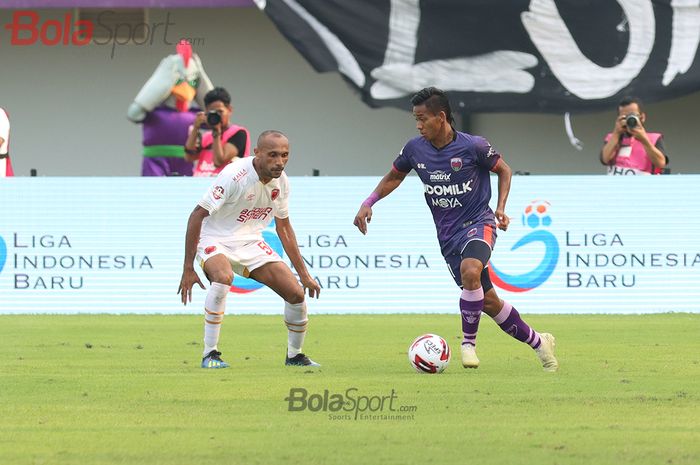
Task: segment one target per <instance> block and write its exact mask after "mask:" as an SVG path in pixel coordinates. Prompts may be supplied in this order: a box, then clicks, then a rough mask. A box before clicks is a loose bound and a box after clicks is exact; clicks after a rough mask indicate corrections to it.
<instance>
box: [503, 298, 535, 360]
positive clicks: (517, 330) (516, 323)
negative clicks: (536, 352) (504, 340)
mask: <svg viewBox="0 0 700 465" xmlns="http://www.w3.org/2000/svg"><path fill="white" fill-rule="evenodd" d="M493 321H495V322H496V323H497V324H498V326H500V327H501V329H502V330H503V331H505V332H506V333H508V334H510V335H511V336H512V337H514V338H515V339H517V340H518V341H520V342H524V343H525V344H527V345H529V346H530V347H532V348H533V349H537V348H538V347H539V346H540V335H539V333H538V332H537V331H535V330H534V329H532V328H530V327H529V326H528V325H527V323H525V322H524V321H523V319H522V318H520V314H519V313H518V311H517V310H516V309H515V308H514V307H513V306H512V305H511V304H509V303H508V302H506V301H505V300H504V301H503V308H501V311H500V312H498V315H496V316H495V317H494V318H493Z"/></svg>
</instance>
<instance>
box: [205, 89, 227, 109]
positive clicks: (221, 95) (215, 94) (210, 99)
mask: <svg viewBox="0 0 700 465" xmlns="http://www.w3.org/2000/svg"><path fill="white" fill-rule="evenodd" d="M214 102H222V103H223V104H224V105H227V106H228V105H231V94H229V93H228V91H227V90H226V89H224V88H223V87H214V88H213V89H212V90H210V91H209V92H207V95H205V96H204V105H205V106H209V104H210V103H214Z"/></svg>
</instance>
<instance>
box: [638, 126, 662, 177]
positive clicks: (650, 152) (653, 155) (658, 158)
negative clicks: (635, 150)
mask: <svg viewBox="0 0 700 465" xmlns="http://www.w3.org/2000/svg"><path fill="white" fill-rule="evenodd" d="M629 132H630V134H632V137H634V138H635V139H637V140H638V141H639V142H641V143H642V145H643V146H644V151H645V152H646V153H647V157H649V160H651V163H652V164H653V165H654V166H656V167H657V168H666V155H664V153H663V152H662V151H661V150H659V148H658V147H656V146H655V145H654V144H652V143H651V141H650V140H649V136H647V131H646V130H645V129H644V127H643V126H642V125H639V126H637V127H635V128H633V129H630V130H629Z"/></svg>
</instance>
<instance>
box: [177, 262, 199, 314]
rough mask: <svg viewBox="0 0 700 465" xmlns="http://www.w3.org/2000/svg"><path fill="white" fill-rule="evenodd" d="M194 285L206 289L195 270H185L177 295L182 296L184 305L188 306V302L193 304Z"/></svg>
mask: <svg viewBox="0 0 700 465" xmlns="http://www.w3.org/2000/svg"><path fill="white" fill-rule="evenodd" d="M194 283H197V284H199V287H201V288H202V289H205V287H204V284H202V281H201V280H200V279H199V275H198V274H197V272H196V271H194V268H188V269H185V270H183V271H182V278H181V279H180V287H179V288H178V290H177V293H178V294H180V298H181V300H182V305H187V302H192V287H193V286H194Z"/></svg>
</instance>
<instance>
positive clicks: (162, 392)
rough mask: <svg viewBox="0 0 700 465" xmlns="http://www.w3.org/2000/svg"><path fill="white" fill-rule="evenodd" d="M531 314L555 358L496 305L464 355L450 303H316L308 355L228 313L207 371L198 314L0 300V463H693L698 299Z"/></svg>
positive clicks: (264, 326) (275, 324)
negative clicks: (24, 309)
mask: <svg viewBox="0 0 700 465" xmlns="http://www.w3.org/2000/svg"><path fill="white" fill-rule="evenodd" d="M526 319H527V321H529V322H530V323H531V324H532V325H533V326H534V327H536V328H538V329H539V330H540V331H543V330H546V331H550V332H552V333H553V334H554V335H555V336H556V337H557V354H558V357H559V360H560V364H561V369H560V371H559V372H558V373H554V374H552V373H544V372H543V371H542V370H541V369H540V367H539V363H538V361H537V358H536V357H535V355H534V353H533V352H532V351H531V350H530V349H529V348H528V347H526V346H524V345H523V344H520V343H517V342H516V341H514V340H512V339H511V338H509V337H508V336H506V335H505V334H503V333H502V332H501V331H500V330H499V329H498V327H497V326H496V325H495V324H493V322H492V321H490V319H488V318H484V319H483V320H482V323H481V329H480V333H479V339H478V341H479V346H478V351H479V357H480V358H481V367H480V368H479V369H478V370H469V371H467V370H465V369H463V368H462V367H461V365H460V362H459V354H458V352H457V350H458V348H459V334H460V333H459V331H460V326H459V317H458V316H450V315H381V316H369V315H357V316H328V315H319V316H312V318H311V323H310V331H309V334H308V336H307V340H306V347H305V351H306V352H307V353H308V354H309V355H311V357H312V358H314V359H316V360H317V361H319V362H321V363H322V364H323V367H322V368H321V369H317V370H310V369H304V368H295V367H285V366H283V362H284V350H285V347H286V328H285V327H284V325H283V324H282V321H281V317H268V316H235V315H230V314H229V315H227V317H226V318H225V320H224V327H223V331H222V341H221V344H220V348H221V349H222V351H223V353H224V360H226V361H228V362H230V363H231V364H232V368H231V369H228V370H210V371H207V370H202V369H200V368H199V363H198V362H199V357H200V354H201V350H202V345H201V333H202V317H199V316H197V317H195V316H157V315H156V316H133V315H128V316H109V315H94V316H29V315H18V316H0V355H1V358H2V364H1V365H0V464H3V465H4V464H11V465H21V464H51V465H60V464H80V465H88V464H89V465H98V464H168V465H176V464H183V465H184V464H187V465H194V464H196V465H205V464H217V465H222V464H227V465H230V464H266V465H272V464H324V465H326V464H353V463H358V464H359V463H363V464H402V465H404V464H413V463H428V462H429V461H430V462H432V463H444V464H452V463H454V464H463V465H471V464H474V465H476V464H479V465H481V464H486V465H497V464H504V465H505V464H508V465H511V464H537V465H550V464H551V465H555V464H558V465H569V464H582V465H583V464H586V465H588V464H596V465H605V464H614V465H624V464H634V465H643V464H649V465H660V464H673V465H681V464H687V465H697V464H698V463H700V315H697V314H694V315H689V314H662V315H647V316H610V315H605V316H604V315H600V316H595V315H580V316H576V315H546V316H544V315H528V316H526ZM426 332H434V333H437V334H440V335H442V336H443V337H445V338H446V339H448V341H449V342H450V344H451V346H452V348H453V351H455V353H454V356H453V359H452V363H451V365H450V366H449V367H448V369H447V370H446V371H445V372H444V373H443V374H440V375H421V374H417V373H415V372H414V371H413V369H412V368H411V367H410V366H409V364H408V361H407V356H406V349H407V346H408V345H409V343H410V342H411V340H412V339H413V338H414V337H416V336H418V335H420V334H422V333H426ZM294 388H303V389H306V391H307V392H308V395H309V396H311V395H312V394H320V395H321V396H322V395H323V394H324V391H325V390H328V392H329V396H332V395H333V394H345V393H346V392H349V394H350V395H351V396H352V397H353V398H354V399H355V400H356V401H358V402H359V400H360V398H361V396H365V397H366V398H367V399H368V400H369V399H370V398H372V397H377V396H378V397H386V396H390V395H391V394H392V390H393V392H394V393H395V398H394V400H393V401H392V402H393V404H392V406H393V407H394V408H395V409H396V411H394V412H391V411H388V410H386V409H385V411H384V412H375V414H376V415H380V416H378V417H370V418H367V417H363V416H361V415H360V416H359V417H358V419H354V412H350V413H349V415H350V416H351V419H346V418H345V416H344V415H346V413H347V412H342V411H341V412H336V413H333V412H328V411H326V412H324V411H323V410H319V411H311V410H305V411H291V412H290V411H288V405H289V404H288V402H287V401H285V397H287V396H289V393H290V389H294ZM349 389H350V391H348V390H349ZM315 399H316V400H319V399H320V397H316V398H315ZM372 402H374V404H373V406H376V405H378V402H379V400H378V399H377V400H376V401H372ZM319 405H320V404H319ZM347 405H351V404H350V403H349V404H347ZM313 406H314V408H316V404H313ZM385 407H388V400H387V401H386V402H385ZM400 409H403V410H400ZM409 412H410V413H409ZM382 413H383V414H384V415H386V416H384V417H382V416H381V414H382ZM331 415H335V416H331Z"/></svg>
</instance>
